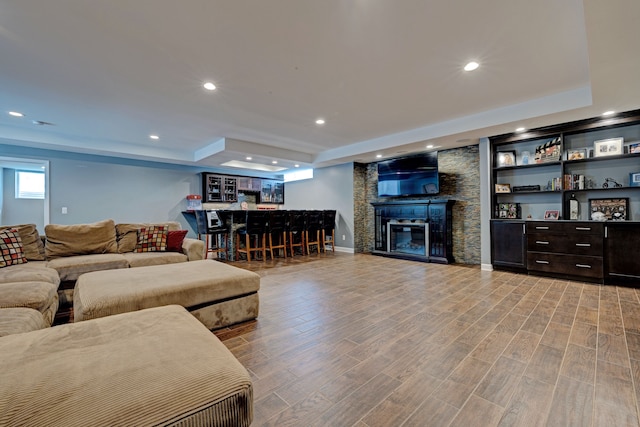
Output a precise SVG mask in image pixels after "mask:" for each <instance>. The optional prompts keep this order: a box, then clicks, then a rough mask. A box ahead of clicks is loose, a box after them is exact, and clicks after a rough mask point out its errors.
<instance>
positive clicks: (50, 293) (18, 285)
mask: <svg viewBox="0 0 640 427" xmlns="http://www.w3.org/2000/svg"><path fill="white" fill-rule="evenodd" d="M54 300H55V301H56V303H57V300H58V287H57V286H56V285H54V284H53V283H48V282H15V283H0V309H4V308H12V307H26V308H33V309H34V310H38V311H39V312H41V313H43V312H44V311H46V310H47V309H48V308H49V306H50V305H51V304H52V302H53V301H54ZM56 308H57V305H56Z"/></svg>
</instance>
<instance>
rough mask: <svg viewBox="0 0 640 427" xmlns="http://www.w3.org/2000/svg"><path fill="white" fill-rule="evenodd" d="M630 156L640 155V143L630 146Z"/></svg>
mask: <svg viewBox="0 0 640 427" xmlns="http://www.w3.org/2000/svg"><path fill="white" fill-rule="evenodd" d="M629 154H640V142H633V143H631V144H629Z"/></svg>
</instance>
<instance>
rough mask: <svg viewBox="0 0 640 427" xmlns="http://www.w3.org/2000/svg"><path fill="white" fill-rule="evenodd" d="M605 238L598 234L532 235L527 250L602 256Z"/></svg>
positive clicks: (528, 240)
mask: <svg viewBox="0 0 640 427" xmlns="http://www.w3.org/2000/svg"><path fill="white" fill-rule="evenodd" d="M602 247H603V237H602V235H598V234H553V233H531V234H528V235H527V250H529V251H532V252H553V253H563V254H571V255H590V256H602Z"/></svg>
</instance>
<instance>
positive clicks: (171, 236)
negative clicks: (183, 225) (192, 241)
mask: <svg viewBox="0 0 640 427" xmlns="http://www.w3.org/2000/svg"><path fill="white" fill-rule="evenodd" d="M187 232H188V230H177V231H169V233H168V234H167V252H182V242H183V241H184V238H185V236H186V235H187Z"/></svg>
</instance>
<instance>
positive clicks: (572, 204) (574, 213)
mask: <svg viewBox="0 0 640 427" xmlns="http://www.w3.org/2000/svg"><path fill="white" fill-rule="evenodd" d="M569 219H573V220H576V219H580V202H578V199H576V195H575V194H572V195H571V198H570V199H569Z"/></svg>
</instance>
